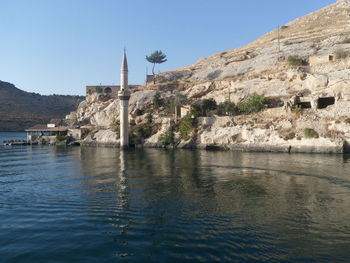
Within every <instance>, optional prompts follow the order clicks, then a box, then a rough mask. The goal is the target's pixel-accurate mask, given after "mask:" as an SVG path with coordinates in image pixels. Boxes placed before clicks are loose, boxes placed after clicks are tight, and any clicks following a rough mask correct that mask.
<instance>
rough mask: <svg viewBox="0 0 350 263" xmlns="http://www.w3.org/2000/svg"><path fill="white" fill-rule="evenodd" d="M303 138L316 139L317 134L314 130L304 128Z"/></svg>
mask: <svg viewBox="0 0 350 263" xmlns="http://www.w3.org/2000/svg"><path fill="white" fill-rule="evenodd" d="M304 136H305V138H318V137H319V136H318V133H317V132H316V131H315V130H314V129H310V128H306V129H304Z"/></svg>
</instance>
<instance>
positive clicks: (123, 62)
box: [121, 49, 128, 71]
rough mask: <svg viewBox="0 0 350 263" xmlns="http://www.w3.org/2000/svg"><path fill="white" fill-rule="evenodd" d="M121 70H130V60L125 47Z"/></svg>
mask: <svg viewBox="0 0 350 263" xmlns="http://www.w3.org/2000/svg"><path fill="white" fill-rule="evenodd" d="M121 70H122V71H128V60H127V59H126V52H125V49H124V55H123V60H122V66H121Z"/></svg>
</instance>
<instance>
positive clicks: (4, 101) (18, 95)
mask: <svg viewBox="0 0 350 263" xmlns="http://www.w3.org/2000/svg"><path fill="white" fill-rule="evenodd" d="M82 100H83V98H82V97H80V96H62V95H51V96H42V95H40V94H36V93H28V92H25V91H22V90H20V89H17V88H16V87H15V86H14V85H13V84H11V83H8V82H3V81H0V131H23V130H24V129H26V128H28V127H30V126H33V125H35V124H42V123H47V122H48V121H49V120H50V119H54V118H63V117H64V116H65V115H66V114H67V113H69V112H70V111H72V110H74V109H76V107H77V105H78V104H79V103H80V102H81V101H82Z"/></svg>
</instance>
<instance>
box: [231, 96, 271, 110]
mask: <svg viewBox="0 0 350 263" xmlns="http://www.w3.org/2000/svg"><path fill="white" fill-rule="evenodd" d="M265 103H266V98H265V97H264V96H261V95H258V94H256V93H254V94H251V95H249V96H248V97H247V98H246V99H245V100H244V101H242V102H240V103H238V104H237V109H238V110H239V112H240V113H243V114H250V113H256V112H259V111H262V110H263V109H264V108H265Z"/></svg>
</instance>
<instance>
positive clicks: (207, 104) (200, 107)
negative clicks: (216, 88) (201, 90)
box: [191, 99, 217, 117]
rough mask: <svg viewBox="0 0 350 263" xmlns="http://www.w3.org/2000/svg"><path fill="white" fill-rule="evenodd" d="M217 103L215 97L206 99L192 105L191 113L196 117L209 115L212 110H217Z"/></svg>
mask: <svg viewBox="0 0 350 263" xmlns="http://www.w3.org/2000/svg"><path fill="white" fill-rule="evenodd" d="M216 109H217V104H216V101H215V100H214V99H204V100H200V101H198V102H196V104H194V105H192V106H191V114H192V115H193V116H195V117H199V116H203V117H205V116H207V115H208V114H209V112H210V111H213V110H216Z"/></svg>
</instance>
